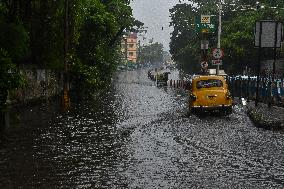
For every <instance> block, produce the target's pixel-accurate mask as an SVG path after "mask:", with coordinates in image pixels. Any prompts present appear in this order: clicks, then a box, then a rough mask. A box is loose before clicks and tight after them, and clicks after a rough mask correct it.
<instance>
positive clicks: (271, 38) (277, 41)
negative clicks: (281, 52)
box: [254, 20, 283, 48]
mask: <svg viewBox="0 0 284 189" xmlns="http://www.w3.org/2000/svg"><path fill="white" fill-rule="evenodd" d="M260 33H261V38H260V40H261V45H259V34H260ZM282 36H283V25H282V23H281V22H277V21H273V20H263V21H259V22H256V24H255V43H254V44H255V46H256V47H259V46H260V47H264V48H273V47H274V46H275V47H276V48H280V47H281V41H282Z"/></svg>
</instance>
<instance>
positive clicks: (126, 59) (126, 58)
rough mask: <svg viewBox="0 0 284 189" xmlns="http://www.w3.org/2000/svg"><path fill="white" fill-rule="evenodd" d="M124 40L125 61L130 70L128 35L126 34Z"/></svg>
mask: <svg viewBox="0 0 284 189" xmlns="http://www.w3.org/2000/svg"><path fill="white" fill-rule="evenodd" d="M124 42H125V48H124V50H125V51H124V55H125V61H126V70H128V55H127V53H128V52H127V48H128V47H127V35H125V38H124Z"/></svg>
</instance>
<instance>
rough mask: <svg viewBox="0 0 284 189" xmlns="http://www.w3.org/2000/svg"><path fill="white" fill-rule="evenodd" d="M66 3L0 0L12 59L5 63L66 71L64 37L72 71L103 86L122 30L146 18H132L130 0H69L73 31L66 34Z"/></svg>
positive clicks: (1, 35)
mask: <svg viewBox="0 0 284 189" xmlns="http://www.w3.org/2000/svg"><path fill="white" fill-rule="evenodd" d="M65 2H66V0H56V1H54V0H30V1H22V0H13V1H10V0H2V1H0V48H2V49H5V52H6V54H7V57H9V58H10V60H11V62H10V63H9V64H8V63H7V62H2V63H1V64H4V63H5V64H7V66H8V67H10V66H11V65H13V64H14V63H17V64H24V63H26V62H28V63H32V64H34V65H37V67H41V68H51V69H57V70H63V68H64V63H65V56H64V45H65V42H66V44H68V45H67V46H68V50H67V52H66V54H67V57H66V59H67V61H68V63H69V64H70V65H71V66H70V68H71V69H72V72H73V73H74V74H79V75H80V74H81V75H82V78H84V82H86V83H88V84H92V85H95V86H100V87H102V86H103V85H105V82H106V81H109V80H110V78H111V76H112V73H113V72H114V70H115V69H116V65H117V64H118V63H117V62H118V59H119V56H120V50H118V48H119V46H120V41H121V38H122V35H123V34H124V32H125V31H130V30H133V29H135V28H137V27H139V26H141V25H142V23H141V22H139V21H137V20H135V19H134V18H133V16H132V9H131V7H130V6H129V3H130V2H129V1H128V0H76V1H75V0H69V6H68V10H69V11H68V25H69V30H68V31H67V32H66V33H67V36H66V38H64V31H65V22H64V21H65V8H66V7H65V5H66V4H65ZM3 56H4V55H3ZM4 57H6V55H5V56H4ZM3 83H5V82H3Z"/></svg>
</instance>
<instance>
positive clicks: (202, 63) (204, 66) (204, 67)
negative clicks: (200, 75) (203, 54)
mask: <svg viewBox="0 0 284 189" xmlns="http://www.w3.org/2000/svg"><path fill="white" fill-rule="evenodd" d="M201 67H202V68H203V69H206V68H208V63H207V62H205V61H203V62H201Z"/></svg>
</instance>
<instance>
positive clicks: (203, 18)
mask: <svg viewBox="0 0 284 189" xmlns="http://www.w3.org/2000/svg"><path fill="white" fill-rule="evenodd" d="M210 18H211V16H210V15H201V19H200V23H201V24H210Z"/></svg>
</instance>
